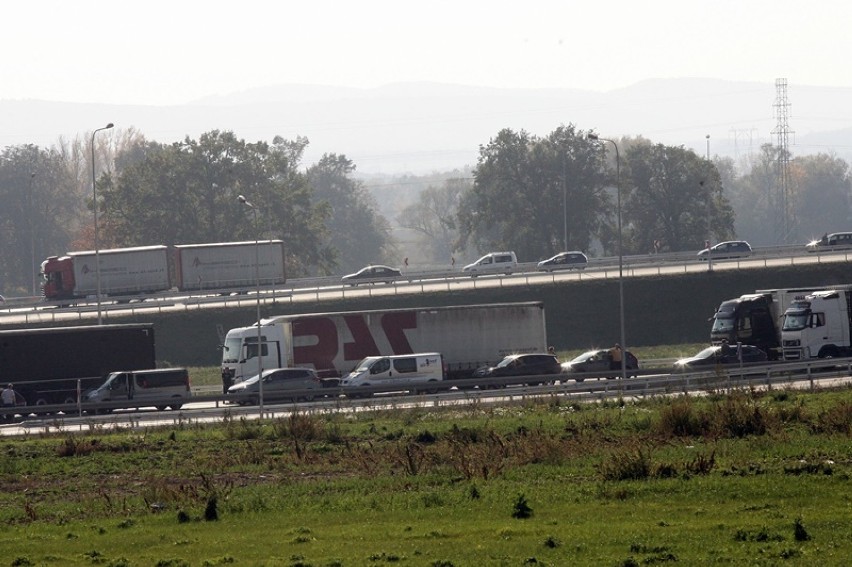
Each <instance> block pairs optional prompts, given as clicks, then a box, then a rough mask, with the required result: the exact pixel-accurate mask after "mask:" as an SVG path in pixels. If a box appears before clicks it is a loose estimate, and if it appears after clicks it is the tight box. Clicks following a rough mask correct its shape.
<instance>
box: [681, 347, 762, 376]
mask: <svg viewBox="0 0 852 567" xmlns="http://www.w3.org/2000/svg"><path fill="white" fill-rule="evenodd" d="M738 350H739V352H738ZM740 352H741V353H742V362H743V364H749V363H759V362H766V361H767V360H768V357H767V356H766V353H765V352H764V351H762V350H761V349H759V348H757V347H756V346H752V345H741V346H740V347H739V349H737V347H735V346H727V347H726V346H724V345H714V346H711V347H707V348H705V349H704V350H702V351H701V352H699V353H698V354H696V355H694V356H690V357H688V358H681V359H680V360H678V361H677V362H675V365H674V367H675V370H687V369H689V368H696V367H702V366H715V365H717V364H721V365H724V364H739V363H740Z"/></svg>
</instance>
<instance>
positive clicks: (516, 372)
mask: <svg viewBox="0 0 852 567" xmlns="http://www.w3.org/2000/svg"><path fill="white" fill-rule="evenodd" d="M561 371H562V368H561V367H560V366H559V359H557V358H556V355H554V354H543V353H542V354H511V355H509V356H507V357H505V358H504V359H503V360H501V361H500V362H499V363H498V364H497V366H483V367H482V368H478V369H476V371H475V372H474V373H473V375H474V376H475V377H483V376H537V375H545V374H551V375H552V374H559V373H560V372H561Z"/></svg>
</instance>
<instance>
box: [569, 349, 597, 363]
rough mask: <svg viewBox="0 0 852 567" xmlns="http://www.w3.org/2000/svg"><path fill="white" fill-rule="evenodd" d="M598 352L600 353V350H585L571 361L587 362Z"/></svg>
mask: <svg viewBox="0 0 852 567" xmlns="http://www.w3.org/2000/svg"><path fill="white" fill-rule="evenodd" d="M597 354H598V351H596V350H590V351H589V352H584V353H583V354H581V355H580V356H578V357H577V358H575V359H574V360H572V361H571V362H586V361H587V360H589V359H590V358H592V357H593V356H595V355H597Z"/></svg>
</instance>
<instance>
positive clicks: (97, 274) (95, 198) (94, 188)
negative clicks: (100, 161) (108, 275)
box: [92, 122, 113, 325]
mask: <svg viewBox="0 0 852 567" xmlns="http://www.w3.org/2000/svg"><path fill="white" fill-rule="evenodd" d="M112 126H113V124H112V122H110V123H109V124H107V125H106V126H104V127H103V128H96V129H95V130H94V131H93V132H92V209H93V210H94V211H95V281H96V282H97V289H98V297H97V299H98V325H100V324H101V323H102V320H101V257H100V252H99V246H98V187H97V180H96V176H95V134H97V133H98V132H100V131H101V130H109V129H110V128H112Z"/></svg>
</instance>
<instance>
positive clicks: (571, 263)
mask: <svg viewBox="0 0 852 567" xmlns="http://www.w3.org/2000/svg"><path fill="white" fill-rule="evenodd" d="M588 263H589V258H588V257H587V256H586V255H585V254H583V253H582V252H579V251H574V252H560V253H559V254H557V255H556V256H554V257H552V258H548V259H547V260H542V261H541V262H539V263H538V269H539V270H541V271H545V272H552V271H554V270H582V269H585V267H586V265H587V264H588Z"/></svg>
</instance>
